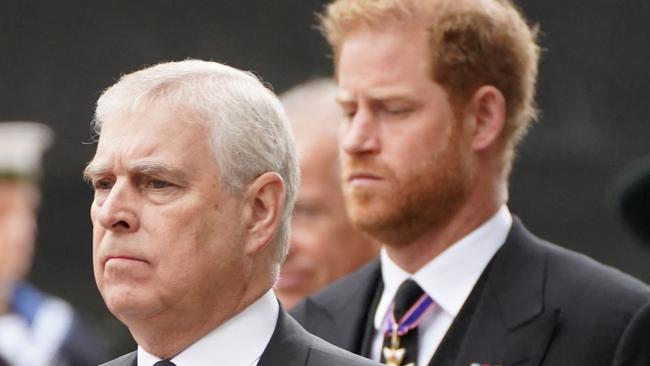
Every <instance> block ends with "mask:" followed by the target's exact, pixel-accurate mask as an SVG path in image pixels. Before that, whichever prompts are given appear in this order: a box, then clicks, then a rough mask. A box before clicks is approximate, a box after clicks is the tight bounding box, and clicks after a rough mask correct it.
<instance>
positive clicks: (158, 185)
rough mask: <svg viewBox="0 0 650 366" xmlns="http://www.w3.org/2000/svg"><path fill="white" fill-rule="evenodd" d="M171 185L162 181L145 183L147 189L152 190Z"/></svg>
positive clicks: (154, 180) (156, 180) (155, 180)
mask: <svg viewBox="0 0 650 366" xmlns="http://www.w3.org/2000/svg"><path fill="white" fill-rule="evenodd" d="M171 185H172V184H171V183H169V182H165V181H164V180H160V179H152V180H150V181H149V182H147V187H148V188H153V189H163V188H167V187H170V186H171Z"/></svg>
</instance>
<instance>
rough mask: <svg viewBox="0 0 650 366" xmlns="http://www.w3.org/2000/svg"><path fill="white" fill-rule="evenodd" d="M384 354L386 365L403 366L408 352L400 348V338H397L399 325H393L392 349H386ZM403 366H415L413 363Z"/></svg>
mask: <svg viewBox="0 0 650 366" xmlns="http://www.w3.org/2000/svg"><path fill="white" fill-rule="evenodd" d="M382 351H383V353H384V359H386V365H388V366H402V361H403V360H404V356H405V355H406V350H405V349H404V348H400V346H399V337H398V336H397V324H396V323H393V331H392V333H391V337H390V347H384V349H383V350H382ZM403 366H415V364H414V363H413V362H410V363H408V364H406V365H403Z"/></svg>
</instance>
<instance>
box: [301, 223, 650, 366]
mask: <svg viewBox="0 0 650 366" xmlns="http://www.w3.org/2000/svg"><path fill="white" fill-rule="evenodd" d="M381 286H383V285H382V280H381V271H380V264H379V261H378V260H376V261H374V262H371V263H370V264H369V265H367V266H365V267H364V268H362V269H361V270H359V271H358V272H356V273H354V274H352V275H350V276H348V277H346V278H344V279H343V280H341V281H339V282H337V283H335V284H334V285H332V286H330V287H329V288H327V289H325V290H324V291H322V292H320V293H318V294H316V295H315V296H313V297H310V298H308V299H307V300H305V301H304V302H303V303H301V304H299V305H298V306H297V307H296V308H295V309H294V310H293V311H292V315H294V317H295V318H296V319H297V320H298V321H299V322H301V323H302V325H303V326H304V327H305V328H306V329H307V330H308V331H310V332H312V333H314V334H316V335H318V336H320V337H322V338H323V339H325V340H327V341H329V342H332V343H333V344H335V345H337V346H339V347H342V348H345V349H347V350H349V351H352V352H355V353H358V354H363V355H364V356H367V352H368V350H369V337H370V336H371V335H370V334H369V332H368V331H367V330H368V327H370V325H371V319H372V316H373V313H374V308H373V303H376V300H373V299H376V298H377V294H378V290H377V289H378V287H379V288H381ZM375 306H376V305H375ZM649 360H650V288H648V286H646V285H645V284H643V283H641V282H640V281H638V280H636V279H634V278H632V277H629V276H627V275H625V274H623V273H621V272H619V271H617V270H615V269H613V268H610V267H606V266H604V265H602V264H599V263H597V262H595V261H594V260H592V259H590V258H588V257H586V256H584V255H580V254H577V253H574V252H571V251H568V250H566V249H562V248H560V247H558V246H555V245H553V244H550V243H548V242H545V241H542V240H540V239H538V238H536V237H535V236H533V235H532V234H531V233H530V232H528V231H527V230H526V229H525V228H524V226H523V225H522V224H521V222H520V221H519V220H518V219H516V218H515V220H514V223H513V226H512V229H511V231H510V233H509V235H508V238H507V240H506V242H505V244H504V245H503V247H502V248H501V249H500V250H499V251H498V252H497V254H496V255H495V256H494V258H493V259H492V261H491V262H490V264H489V265H488V267H487V268H486V270H485V271H484V273H483V274H482V275H481V279H479V281H478V283H477V285H476V286H475V288H474V289H473V290H472V293H471V294H470V296H469V298H468V300H467V301H466V303H465V304H464V305H463V308H462V309H461V311H460V313H459V314H458V316H457V317H456V319H454V322H453V324H452V325H451V327H450V329H449V330H448V332H447V334H446V335H445V338H444V339H443V341H442V342H441V344H440V346H439V347H438V350H437V351H436V353H435V355H434V357H433V359H432V361H431V363H430V365H435V366H447V365H449V366H451V365H457V366H468V365H470V364H471V363H481V364H483V363H487V364H492V365H504V366H508V365H532V366H538V365H546V366H561V365H567V366H569V365H570V366H581V365H584V366H600V365H602V366H605V365H616V366H623V365H626V366H627V365H635V366H641V365H645V366H649V365H650V361H649Z"/></svg>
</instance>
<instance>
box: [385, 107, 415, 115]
mask: <svg viewBox="0 0 650 366" xmlns="http://www.w3.org/2000/svg"><path fill="white" fill-rule="evenodd" d="M410 111H411V109H410V108H407V107H387V108H386V113H388V114H392V115H400V114H406V113H408V112H410Z"/></svg>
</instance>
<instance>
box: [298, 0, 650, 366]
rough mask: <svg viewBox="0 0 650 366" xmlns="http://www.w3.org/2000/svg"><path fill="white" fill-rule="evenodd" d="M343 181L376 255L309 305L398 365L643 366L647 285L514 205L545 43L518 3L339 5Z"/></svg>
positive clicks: (348, 338) (335, 328) (333, 330)
mask: <svg viewBox="0 0 650 366" xmlns="http://www.w3.org/2000/svg"><path fill="white" fill-rule="evenodd" d="M321 19H322V28H323V30H324V32H325V35H326V37H327V39H328V41H329V42H330V44H331V46H332V48H333V51H334V52H333V53H334V60H335V67H336V72H337V81H338V84H339V92H338V96H337V100H338V102H339V104H340V106H341V107H342V109H343V111H344V112H345V115H346V116H347V118H346V119H345V121H344V122H343V124H342V127H341V128H340V135H339V138H340V141H339V143H340V155H341V164H342V184H343V192H344V196H345V200H346V206H347V212H348V215H349V216H350V219H351V221H352V223H353V224H354V225H355V226H356V227H358V228H359V229H361V230H362V231H364V232H366V233H367V234H368V235H370V236H371V237H373V238H374V239H376V240H377V241H379V242H381V243H382V244H383V248H382V251H381V254H380V260H378V261H375V262H371V264H369V265H368V266H366V267H364V268H362V269H361V270H360V271H358V272H356V273H355V274H353V275H351V276H349V277H347V278H345V279H343V280H342V281H340V282H337V283H336V284H334V285H333V286H332V287H330V288H328V289H326V290H325V291H323V292H321V293H319V294H317V295H315V296H313V297H311V298H308V299H307V300H306V301H305V302H303V303H302V304H300V305H298V307H297V308H296V309H295V310H294V312H293V314H294V316H296V317H297V319H298V320H299V321H301V322H302V324H303V325H304V326H305V327H306V328H307V329H308V330H310V331H311V332H313V333H314V334H316V335H318V336H320V337H322V338H324V339H326V340H328V341H330V342H332V343H334V344H336V345H338V346H340V347H343V348H346V349H348V350H351V351H354V352H356V353H359V354H361V355H364V356H367V357H370V358H372V359H375V360H381V361H382V362H385V363H387V364H389V365H393V366H396V365H417V366H422V365H435V366H439V365H479V364H480V365H486V364H487V365H515V364H522V365H523V364H526V365H603V366H604V365H612V364H614V365H642V364H645V363H644V362H645V361H644V360H647V357H648V352H650V351H649V350H648V348H647V347H645V346H643V345H647V344H650V339H648V338H647V336H644V335H643V334H644V332H643V331H642V329H644V328H647V327H650V288H648V287H647V286H646V285H645V284H643V283H641V282H639V281H637V280H635V279H633V278H631V277H629V276H627V275H624V274H622V273H620V272H618V271H616V270H614V269H612V268H608V267H606V266H604V265H602V264H599V263H597V262H595V261H593V260H591V259H589V258H587V257H585V256H583V255H580V254H577V253H573V252H570V251H568V250H565V249H562V248H559V247H557V246H555V245H553V244H550V243H548V242H545V241H543V240H541V239H538V238H537V237H535V236H533V235H532V234H531V233H530V232H528V231H527V230H526V228H525V227H524V226H523V224H522V223H521V221H520V220H518V219H517V218H516V217H513V216H512V215H511V213H510V212H509V210H508V207H507V205H506V203H507V198H508V176H509V173H510V170H511V166H512V161H513V156H514V151H515V147H516V146H517V144H518V143H519V142H520V141H521V139H522V137H523V135H524V134H525V132H526V129H527V127H528V124H529V123H530V121H531V120H533V119H534V118H535V115H536V113H535V112H536V109H535V105H534V90H535V81H536V78H537V69H538V60H539V46H538V45H537V41H536V32H535V29H534V27H531V26H529V25H528V24H527V22H526V20H525V19H524V16H523V14H521V12H520V11H519V10H518V9H517V8H516V7H515V6H514V5H513V4H512V3H511V2H510V1H507V0H462V1H459V0H453V1H451V0H450V1H445V0H437V1H426V2H425V1H421V0H386V1H376V0H337V1H334V2H333V3H332V4H330V5H329V6H328V7H327V9H326V11H325V14H324V15H323V16H322V18H321Z"/></svg>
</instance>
